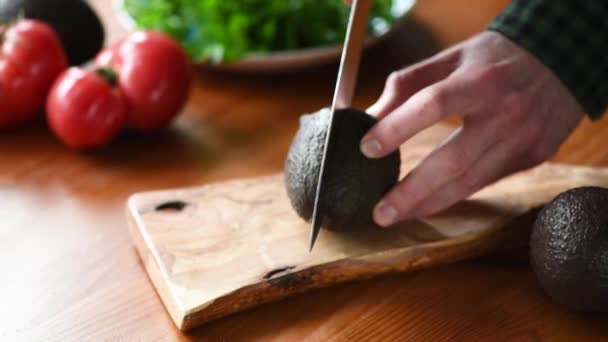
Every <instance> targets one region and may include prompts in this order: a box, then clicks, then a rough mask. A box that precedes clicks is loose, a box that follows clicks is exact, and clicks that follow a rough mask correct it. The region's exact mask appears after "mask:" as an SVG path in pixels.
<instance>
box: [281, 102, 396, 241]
mask: <svg viewBox="0 0 608 342" xmlns="http://www.w3.org/2000/svg"><path fill="white" fill-rule="evenodd" d="M334 115H335V125H334V127H333V128H332V133H331V139H330V142H329V151H328V155H327V160H326V167H327V168H326V171H325V172H326V174H325V176H326V180H325V186H324V188H323V192H322V197H321V198H320V202H319V204H320V209H321V210H322V213H323V219H322V227H324V228H327V229H331V230H353V229H358V228H363V227H369V226H373V220H372V211H373V208H374V206H375V205H376V204H377V203H378V201H380V199H382V197H383V195H384V194H385V193H386V192H387V191H388V190H389V189H390V188H391V187H393V186H394V185H395V184H396V183H397V181H398V179H399V169H400V164H401V156H400V153H399V151H395V152H393V153H391V154H389V155H388V156H386V157H384V158H380V159H369V158H367V157H365V156H364V155H363V154H362V153H361V151H360V148H359V146H360V141H361V138H363V136H364V135H365V134H366V133H367V131H368V130H369V129H370V128H371V127H372V126H373V125H374V124H375V123H376V119H375V118H374V117H372V116H371V115H369V114H367V113H365V112H363V111H360V110H356V109H341V110H337V111H336V112H335V114H334ZM329 120H330V111H329V110H328V109H323V110H321V111H319V112H317V113H314V114H305V115H303V116H302V117H301V118H300V128H299V130H298V132H297V133H296V135H295V137H294V139H293V142H292V144H291V147H290V148H289V153H288V156H287V160H286V162H285V181H286V188H287V195H288V197H289V200H290V202H291V205H292V206H293V208H294V209H295V211H296V212H297V214H298V215H299V216H300V217H301V218H303V219H304V220H310V219H311V217H312V211H313V206H314V200H315V194H316V190H317V183H318V178H319V168H320V166H321V160H322V156H323V149H324V146H325V136H326V133H327V125H328V123H329Z"/></svg>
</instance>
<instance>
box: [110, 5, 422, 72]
mask: <svg viewBox="0 0 608 342" xmlns="http://www.w3.org/2000/svg"><path fill="white" fill-rule="evenodd" d="M414 3H415V0H374V1H373V7H372V11H371V14H370V20H369V28H368V37H367V39H366V47H370V46H372V45H374V44H375V43H377V42H378V41H379V40H380V39H381V38H383V37H385V36H387V35H388V34H389V33H390V32H391V31H392V30H393V29H394V28H395V27H396V26H397V24H398V23H399V21H400V19H402V18H404V17H405V15H406V14H407V13H408V12H409V11H410V10H411V8H412V7H413V6H414ZM115 7H116V9H117V11H118V13H119V15H120V18H121V19H122V22H123V23H124V24H125V25H126V26H127V28H129V29H152V30H160V31H163V32H165V33H168V34H169V35H171V36H172V37H174V38H175V39H176V40H178V41H179V42H180V43H181V44H182V45H183V46H184V48H185V49H186V51H187V52H188V53H189V55H190V56H191V57H192V59H193V60H194V61H195V62H196V63H197V64H201V65H206V66H211V67H214V68H219V69H230V70H237V71H283V70H289V69H299V68H302V67H307V66H311V65H317V64H321V63H326V62H330V61H335V60H337V58H338V57H339V55H340V51H341V45H342V42H343V40H344V36H345V34H346V26H347V22H348V16H349V7H347V6H345V5H344V3H343V0H241V1H226V0H115Z"/></svg>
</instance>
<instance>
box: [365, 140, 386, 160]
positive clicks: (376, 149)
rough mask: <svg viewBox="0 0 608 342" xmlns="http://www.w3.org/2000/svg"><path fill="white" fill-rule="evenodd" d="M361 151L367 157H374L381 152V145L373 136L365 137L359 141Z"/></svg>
mask: <svg viewBox="0 0 608 342" xmlns="http://www.w3.org/2000/svg"><path fill="white" fill-rule="evenodd" d="M361 152H362V153H363V155H365V156H366V157H368V158H376V157H379V156H380V154H381V153H382V145H380V142H378V140H376V139H374V138H371V137H365V138H363V140H362V141H361Z"/></svg>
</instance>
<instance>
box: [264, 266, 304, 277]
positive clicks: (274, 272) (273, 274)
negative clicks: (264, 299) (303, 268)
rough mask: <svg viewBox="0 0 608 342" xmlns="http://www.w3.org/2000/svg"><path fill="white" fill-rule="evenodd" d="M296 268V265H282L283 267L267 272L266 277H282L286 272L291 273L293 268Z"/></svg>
mask: <svg viewBox="0 0 608 342" xmlns="http://www.w3.org/2000/svg"><path fill="white" fill-rule="evenodd" d="M294 268H296V267H295V266H287V267H281V268H277V269H274V270H272V271H270V272H268V273H266V275H265V276H264V279H271V278H277V277H282V276H284V275H286V274H289V272H290V271H291V270H293V269H294Z"/></svg>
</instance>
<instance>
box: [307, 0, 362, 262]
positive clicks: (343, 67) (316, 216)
mask: <svg viewBox="0 0 608 342" xmlns="http://www.w3.org/2000/svg"><path fill="white" fill-rule="evenodd" d="M371 5H372V0H354V1H353V4H352V7H351V10H350V17H349V19H348V28H347V31H346V38H345V40H344V47H343V48H342V58H341V59H340V69H339V70H338V78H337V81H336V89H335V92H334V98H333V101H332V105H331V113H330V118H329V123H328V127H327V135H326V136H325V146H324V147H323V157H322V159H321V167H320V169H319V180H318V182H317V191H316V194H315V203H314V207H313V212H312V222H311V227H310V246H309V248H310V251H312V248H313V247H314V245H315V241H317V236H318V235H319V230H320V229H321V223H322V222H321V221H322V219H323V212H322V211H323V208H321V206H320V203H319V202H320V199H321V194H322V191H323V188H324V182H325V177H324V175H325V168H326V167H325V165H326V162H327V160H328V158H330V157H331V156H329V157H328V154H329V152H330V146H329V144H330V141H331V140H332V139H331V136H332V133H333V131H334V123H335V122H334V113H335V112H336V109H341V108H347V107H350V105H351V102H352V99H353V94H354V92H355V85H356V83H357V73H358V71H359V64H360V61H361V51H362V50H363V41H364V39H365V34H366V32H367V27H368V21H369V19H368V18H369V12H370V9H371Z"/></svg>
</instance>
